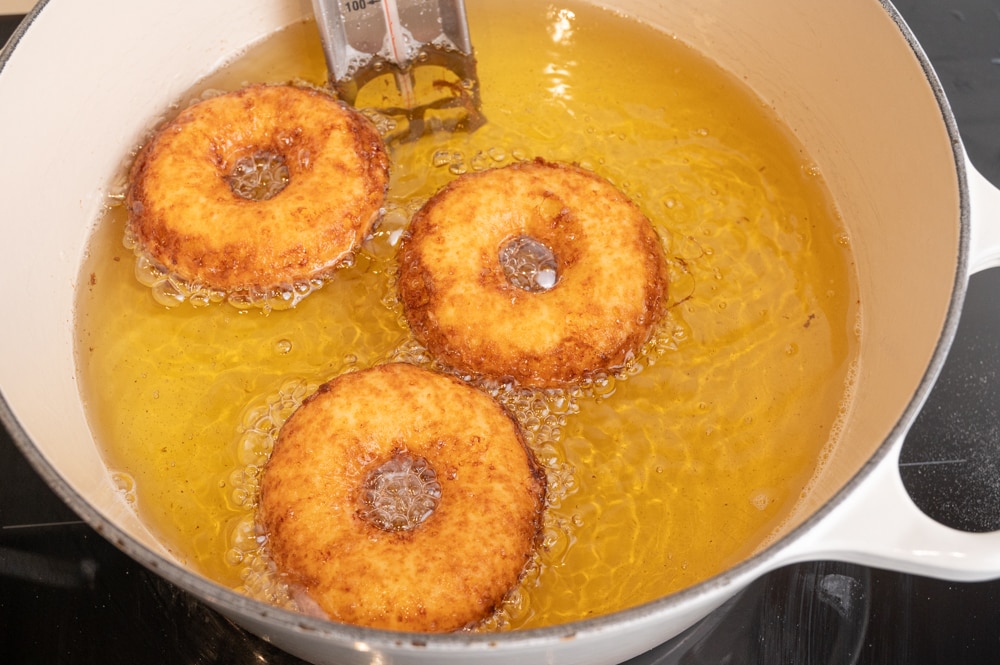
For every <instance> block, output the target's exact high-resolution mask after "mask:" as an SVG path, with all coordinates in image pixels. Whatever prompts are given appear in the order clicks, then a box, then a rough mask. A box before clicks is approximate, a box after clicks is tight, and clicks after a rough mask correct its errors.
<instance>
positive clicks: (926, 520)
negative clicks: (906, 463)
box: [779, 434, 1000, 582]
mask: <svg viewBox="0 0 1000 665" xmlns="http://www.w3.org/2000/svg"><path fill="white" fill-rule="evenodd" d="M904 436H905V434H902V435H899V436H898V437H897V439H896V440H895V441H894V442H893V444H892V445H891V446H889V450H888V453H887V454H886V455H884V456H883V457H882V459H880V460H878V461H875V462H870V464H873V465H874V468H873V469H872V470H871V473H870V474H869V475H868V477H866V478H864V479H863V480H862V481H861V482H859V483H858V484H857V486H856V487H855V489H854V491H852V492H849V493H847V494H846V495H841V500H840V502H839V503H837V504H836V505H835V506H834V507H833V508H832V510H831V512H830V513H829V514H828V515H826V516H825V517H823V519H820V520H817V521H816V523H814V524H813V526H812V528H810V529H808V530H807V531H806V532H804V533H803V534H802V535H801V536H800V537H799V538H797V539H795V540H794V541H793V542H792V543H791V545H790V546H789V547H788V548H786V549H785V550H784V551H783V552H782V556H781V557H780V558H781V559H782V560H781V561H780V562H779V563H780V565H785V564H789V563H799V562H805V561H823V560H829V561H845V562H849V563H856V564H860V565H864V566H871V567H873V568H884V569H888V570H895V571H898V572H902V573H910V574H913V575H921V576H924V577H937V578H942V579H947V580H954V581H957V582H978V581H984V580H991V579H996V578H998V577H1000V531H994V532H991V533H968V532H965V531H960V530H958V529H953V528H951V527H949V526H945V525H944V524H941V523H940V522H937V521H935V520H933V519H931V518H930V517H928V516H927V515H925V514H924V513H923V512H921V511H920V509H919V508H917V506H916V505H915V504H914V503H913V501H912V499H910V495H909V494H908V493H907V492H906V488H905V487H904V485H903V481H902V478H901V477H900V474H899V468H898V465H899V453H900V450H901V449H902V445H903V438H904Z"/></svg>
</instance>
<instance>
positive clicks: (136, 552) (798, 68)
mask: <svg viewBox="0 0 1000 665" xmlns="http://www.w3.org/2000/svg"><path fill="white" fill-rule="evenodd" d="M496 1H497V3H498V6H500V7H501V8H500V9H498V11H503V9H502V3H501V2H500V0H496ZM604 4H607V5H609V6H614V7H615V8H617V9H619V10H620V11H622V12H625V13H627V14H630V15H633V16H635V17H638V18H640V19H641V20H644V21H647V22H648V23H650V24H652V25H654V26H658V27H660V28H662V29H663V30H664V31H666V32H668V33H672V34H674V35H676V36H677V37H678V38H680V39H682V40H684V41H685V42H687V43H689V44H690V45H692V46H694V47H695V48H696V49H698V50H700V51H702V52H703V53H706V54H708V55H710V57H712V58H713V59H715V60H716V61H718V62H719V63H720V64H721V65H723V66H724V67H725V68H727V69H729V70H731V71H732V72H734V73H736V74H737V75H738V76H739V77H741V78H742V79H743V80H744V81H746V83H747V84H748V85H749V86H751V87H752V88H753V89H754V90H755V91H756V93H757V94H758V95H759V96H760V97H761V98H762V100H763V101H764V102H766V103H767V104H769V105H771V106H773V107H774V109H776V111H777V112H778V114H779V115H780V116H781V117H782V118H783V119H784V120H785V122H786V123H787V124H788V126H789V127H790V128H791V129H792V130H793V131H794V132H795V133H796V134H797V135H798V137H799V138H800V140H801V141H802V143H803V144H804V145H806V146H808V150H809V152H810V156H811V158H812V159H813V160H814V161H815V162H816V164H817V165H818V166H819V168H820V169H821V171H822V172H823V173H824V175H825V177H826V180H827V183H828V185H829V187H830V188H831V190H832V193H833V195H834V197H835V199H836V200H837V202H838V205H839V206H840V210H841V213H842V215H843V218H844V220H845V222H846V224H847V225H848V227H849V231H850V235H851V238H852V242H853V245H854V248H855V253H856V258H857V261H858V270H859V275H860V292H861V299H862V302H863V306H864V320H863V335H862V352H861V359H860V363H859V368H858V377H857V386H856V394H855V397H854V400H853V402H852V406H851V410H850V413H849V414H848V417H847V419H846V423H845V429H844V434H843V440H842V442H841V444H840V445H839V446H838V447H836V448H835V449H834V450H833V451H832V453H831V457H830V459H829V461H828V462H827V464H826V465H825V467H824V469H823V471H822V473H821V475H820V476H819V477H818V478H817V479H816V482H815V483H814V486H813V488H812V491H811V492H810V493H809V494H808V495H807V496H806V497H805V498H804V499H803V500H802V501H801V504H800V506H799V508H798V510H797V512H796V513H795V515H794V516H793V518H792V519H791V520H789V522H788V524H787V527H786V528H785V529H784V531H783V532H782V533H780V534H778V535H777V537H776V538H775V539H774V541H773V543H772V544H771V545H770V546H769V547H767V548H766V549H764V550H762V551H760V552H759V553H758V554H756V555H755V556H753V557H752V558H750V559H748V560H746V561H745V562H743V563H741V564H739V565H737V566H735V567H733V568H732V569H730V570H728V571H726V572H724V573H723V574H721V575H719V576H717V577H715V578H713V579H711V580H708V581H706V582H704V583H702V584H699V585H697V586H695V587H693V588H690V589H687V590H685V591H683V592H681V593H677V594H674V595H672V596H670V597H666V598H663V599H660V600H657V601H654V602H651V603H648V604H646V605H643V606H640V607H636V608H633V609H630V610H626V611H622V612H619V613H616V614H613V615H610V616H604V617H599V618H596V619H591V620H586V621H580V622H577V623H572V624H568V625H562V626H558V627H553V628H549V629H539V630H529V631H521V632H512V633H504V634H493V635H473V634H454V635H435V636H428V635H414V634H403V633H392V632H386V631H378V630H369V629H362V628H356V627H350V626H343V625H336V624H332V623H328V622H324V621H320V620H317V619H313V618H309V617H305V616H301V615H298V614H294V613H290V612H285V611H282V610H278V609H275V608H273V607H270V606H267V605H263V604H260V603H257V602H255V601H251V600H249V599H247V598H245V597H242V596H240V595H238V594H236V593H234V592H232V591H229V590H228V589H225V588H222V587H220V586H218V585H217V584H215V583H213V582H211V581H209V580H207V579H205V578H203V577H200V576H199V575H197V574H195V573H193V572H191V571H189V570H186V569H184V568H183V567H182V566H181V565H180V564H179V563H177V562H176V561H175V560H174V559H173V558H172V557H171V556H170V555H169V554H168V553H167V552H166V550H165V549H164V548H163V547H162V546H160V545H159V544H158V543H157V542H156V541H155V539H153V538H152V537H151V536H150V534H149V533H148V532H147V530H146V529H145V528H144V527H143V525H142V524H141V523H140V522H139V521H138V519H137V518H136V517H135V515H134V514H133V512H132V511H131V509H129V508H128V507H127V506H126V505H125V504H124V503H123V501H122V500H121V497H120V494H119V492H118V491H117V490H116V489H115V487H114V485H113V483H112V482H111V479H110V477H109V474H108V472H107V469H106V468H105V466H104V463H103V462H102V459H101V455H100V454H99V452H98V449H97V447H96V445H95V444H94V441H93V437H92V435H91V432H90V429H89V428H88V425H87V421H86V418H85V414H84V409H83V405H82V403H81V398H80V395H79V392H78V386H77V381H76V370H75V367H74V353H73V316H74V314H73V303H74V289H75V287H76V280H77V277H78V270H79V266H80V263H81V260H82V257H83V253H84V247H85V242H86V240H87V238H88V235H89V233H90V231H91V228H92V226H93V224H94V223H95V222H96V221H97V219H98V218H99V217H100V214H101V210H102V207H103V206H104V204H105V197H106V193H107V188H108V186H109V182H110V179H111V174H113V173H115V171H116V169H117V168H118V167H119V165H120V163H121V159H122V155H124V154H127V152H128V151H129V149H130V148H131V147H132V146H134V145H136V144H137V143H138V141H139V140H140V138H141V137H142V135H143V133H144V132H145V131H146V130H147V128H148V127H149V126H150V123H151V120H152V119H153V118H155V117H156V116H157V114H159V113H160V111H161V110H162V109H164V108H166V107H167V106H168V105H169V104H171V103H172V102H174V101H175V100H177V99H178V98H180V97H181V96H182V94H183V93H184V92H185V91H187V90H188V89H189V88H191V87H192V86H193V85H194V84H195V83H196V82H197V81H198V80H199V79H200V78H202V77H204V76H205V75H207V74H208V73H210V72H212V71H213V70H215V69H217V68H218V67H219V66H220V65H222V64H224V63H225V62H227V61H228V60H230V59H232V58H233V57H235V56H236V55H238V54H239V53H240V52H241V51H242V50H244V49H245V47H246V46H247V45H249V44H251V43H254V42H257V41H259V40H261V39H263V38H264V37H266V36H268V35H269V34H271V33H273V32H275V31H276V30H278V29H279V28H282V27H284V26H286V25H289V24H291V23H293V22H297V21H299V20H301V19H302V17H304V16H306V15H308V14H309V13H310V12H311V4H310V2H309V0H253V1H247V0H213V2H203V1H202V0H171V1H170V2H135V1H131V2H126V1H124V0H90V1H89V2H86V3H83V2H72V1H69V0H50V1H48V2H45V1H43V2H41V3H40V5H39V6H38V7H37V8H36V9H35V10H34V11H33V12H32V14H31V15H30V16H29V18H28V20H27V21H26V22H25V24H24V25H22V26H21V28H20V29H19V30H18V31H17V33H16V34H15V36H14V38H13V39H12V41H11V43H10V44H9V46H8V48H7V49H6V50H5V51H4V53H3V55H2V57H0V147H2V149H0V176H2V177H0V197H2V198H0V200H2V201H3V206H4V207H3V217H2V232H3V235H4V237H5V238H6V240H5V241H4V248H5V249H4V257H3V261H0V283H2V284H3V288H4V294H5V307H4V322H3V324H2V327H0V390H2V401H0V416H2V419H3V421H4V424H5V425H6V426H7V428H8V429H9V430H10V431H11V433H12V435H13V437H14V439H15V441H16V442H17V444H18V445H19V447H20V448H21V450H22V451H23V452H24V454H25V455H26V457H27V458H28V459H29V460H30V461H31V463H32V464H33V465H34V467H35V468H36V469H37V470H38V471H39V473H40V474H41V475H42V476H43V477H44V478H45V479H46V480H47V481H48V483H49V484H50V485H51V486H52V487H53V488H54V490H55V491H56V492H57V493H58V494H59V495H60V496H61V497H62V498H63V499H64V500H65V501H66V502H67V503H68V504H69V505H70V506H71V507H73V508H74V509H75V510H76V511H77V512H78V513H79V514H80V515H81V516H82V517H83V518H84V519H85V520H86V521H87V522H88V523H90V524H91V525H92V526H93V527H94V528H95V529H96V530H97V531H99V532H100V533H101V534H103V535H104V536H105V537H106V538H108V539H109V540H110V541H111V542H113V543H115V544H116V545H118V546H119V547H120V548H121V549H123V550H124V551H125V552H127V553H128V554H130V555H131V556H133V557H134V558H135V559H137V560H138V561H140V562H141V563H143V564H144V565H146V566H148V567H149V568H151V569H152V570H154V571H157V572H158V573H160V574H161V575H162V576H163V577H165V578H167V579H169V580H171V581H172V582H174V583H176V584H177V585H179V586H181V587H183V588H185V589H187V590H188V591H190V592H192V593H193V594H195V595H196V596H198V597H200V598H202V599H203V600H205V601H207V602H208V603H209V604H211V605H212V606H214V607H215V608H217V609H218V610H220V611H221V612H223V613H224V614H226V615H228V616H230V617H231V618H233V619H234V620H235V621H236V622H237V623H240V624H242V625H243V626H245V627H247V628H248V629H250V630H251V631H253V632H255V633H257V634H259V635H261V636H263V637H265V638H266V639H269V640H271V641H273V642H274V643H275V644H277V645H278V646H280V647H282V648H284V649H286V650H288V651H289V652H292V653H294V654H296V655H298V656H301V657H303V658H306V659H308V660H311V661H315V662H317V663H338V664H344V663H417V662H429V663H448V662H451V663H459V662H462V663H464V662H469V661H475V662H482V663H510V662H518V663H520V664H521V665H530V664H534V663H595V664H597V663H615V662H619V661H622V660H624V659H627V658H629V657H632V656H635V655H637V654H639V653H642V652H643V651H645V650H647V649H649V648H651V647H653V646H655V645H657V644H659V643H661V642H663V641H665V640H666V639H668V638H670V637H672V636H674V635H676V634H677V633H679V632H680V631H682V630H684V629H685V628H687V627H688V626H690V625H691V624H692V623H694V622H695V621H696V620H698V619H699V618H701V617H703V616H705V615H706V614H707V613H708V612H710V611H711V610H712V609H714V608H715V607H717V606H718V605H719V604H721V603H722V602H723V601H724V600H726V599H727V598H729V597H731V596H732V595H734V594H735V593H737V592H738V591H739V590H740V589H742V588H743V587H745V586H746V585H747V584H748V583H749V582H750V581H752V580H753V579H755V578H756V577H758V576H760V575H762V574H764V573H766V572H768V571H770V570H773V569H775V568H777V567H780V566H783V565H786V564H789V563H792V562H796V561H803V560H815V559H840V560H846V561H852V562H858V563H864V564H870V565H876V566H880V567H885V568H892V569H896V570H901V571H906V572H912V573H917V574H923V575H931V576H941V577H945V578H951V579H956V580H977V579H988V578H993V577H1000V533H994V534H967V533H962V532H958V531H954V530H952V529H949V528H946V527H943V526H941V525H939V524H937V523H935V522H934V521H932V520H931V519H929V518H927V517H925V516H924V515H923V514H922V513H920V512H919V511H918V510H917V509H916V508H915V507H914V506H913V504H912V503H911V502H910V500H909V499H908V497H907V495H906V493H905V491H904V489H903V486H902V483H901V481H900V478H899V475H898V472H897V460H898V454H899V449H900V446H901V443H902V439H903V436H904V434H905V432H906V430H907V428H908V427H909V426H910V424H911V423H912V421H913V420H914V418H915V416H916V414H917V413H918V411H919V409H920V407H921V405H922V403H923V401H924V400H925V398H926V396H927V394H928V392H929V391H930V389H931V386H932V384H933V382H934V380H935V377H936V376H937V373H938V371H939V369H940V367H941V365H942V363H943V361H944V358H945V355H946V353H947V351H948V347H949V344H950V342H951V340H952V337H953V335H954V333H955V329H956V326H957V318H958V314H959V312H960V310H961V305H962V300H963V297H964V293H965V288H966V283H967V280H968V276H969V274H970V272H973V271H975V270H979V269H983V268H985V267H988V266H993V265H1000V192H998V191H997V190H995V189H994V188H993V187H992V186H991V185H989V184H988V183H987V182H986V181H985V180H984V179H983V178H982V177H981V176H980V175H979V174H978V173H976V172H975V170H974V169H973V168H972V167H971V166H970V164H969V162H968V161H967V159H966V157H965V153H964V150H963V148H962V144H961V141H960V139H959V135H958V131H957V129H956V127H955V123H954V119H953V118H952V116H951V113H950V111H949V108H948V105H947V102H946V100H945V99H944V96H943V94H942V92H941V89H940V86H939V85H938V83H937V80H936V78H935V76H934V73H933V71H932V70H931V67H930V65H929V63H928V61H927V59H926V57H925V56H924V55H923V53H922V51H921V49H920V47H919V45H918V44H917V43H916V42H915V40H914V38H913V36H912V35H911V34H910V32H909V31H908V29H907V28H906V27H905V25H903V24H902V21H901V19H900V17H899V15H898V14H897V13H896V12H895V10H894V9H893V8H892V7H891V6H890V5H888V3H880V2H878V1H877V0H842V1H838V2H788V1H787V0H753V1H750V0H746V1H745V2H728V1H727V0H616V1H611V0H608V2H605V3H604Z"/></svg>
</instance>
